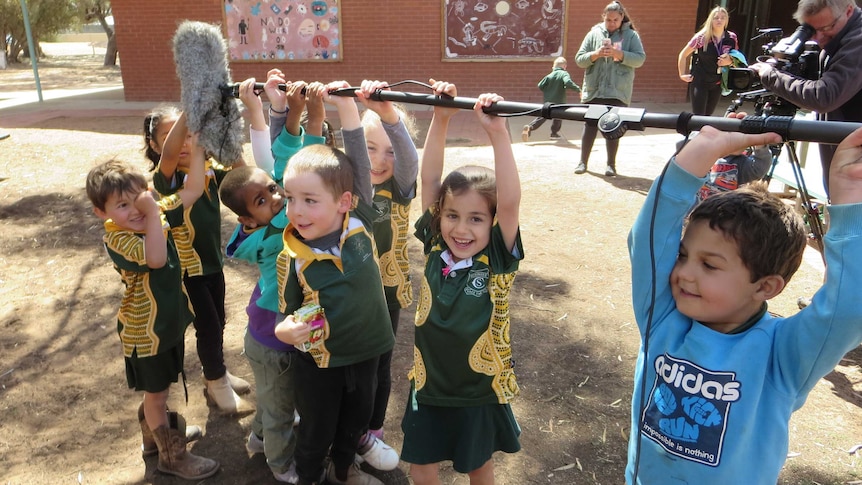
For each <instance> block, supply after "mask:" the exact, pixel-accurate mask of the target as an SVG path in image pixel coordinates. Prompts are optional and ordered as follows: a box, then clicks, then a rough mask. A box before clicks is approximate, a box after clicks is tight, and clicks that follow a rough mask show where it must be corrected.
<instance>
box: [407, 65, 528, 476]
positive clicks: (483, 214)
mask: <svg viewBox="0 0 862 485" xmlns="http://www.w3.org/2000/svg"><path fill="white" fill-rule="evenodd" d="M430 83H431V84H432V85H433V90H434V93H435V94H436V95H449V96H455V95H456V89H455V86H454V85H452V84H449V83H445V82H436V81H434V80H433V79H432V80H431V81H430ZM502 99H503V98H502V97H500V96H498V95H496V94H483V95H481V96H479V98H478V100H477V101H476V104H475V106H474V108H473V109H474V111H475V112H476V114H477V116H478V118H479V122H480V123H481V124H482V127H483V128H484V129H485V131H486V132H487V133H488V137H489V138H490V140H491V146H492V147H493V149H494V170H490V169H488V168H484V167H477V166H466V167H461V168H459V169H457V170H455V171H453V172H451V173H450V174H449V175H447V176H446V178H445V179H443V180H442V182H441V178H442V175H443V155H444V151H445V146H446V131H447V127H448V124H449V119H450V117H451V116H452V114H454V112H456V111H457V110H453V109H451V108H443V107H435V108H434V116H433V118H432V120H431V126H430V127H429V129H428V136H427V138H426V141H425V149H424V150H423V152H422V168H421V170H422V208H423V210H424V211H425V212H424V214H423V216H422V217H421V218H420V219H419V220H418V221H417V222H416V237H418V238H419V240H420V241H422V243H423V244H424V248H425V258H426V260H425V270H424V273H423V281H422V284H421V288H422V295H420V298H419V304H418V305H419V306H418V308H417V309H416V328H415V335H416V336H415V339H416V340H415V347H414V352H413V355H414V365H413V369H412V370H411V371H410V374H409V377H410V382H411V389H410V396H409V398H408V400H407V409H406V411H405V413H404V419H403V421H402V423H401V428H402V430H403V431H404V447H403V448H402V451H401V457H402V459H403V460H405V461H407V462H410V463H411V466H410V476H411V477H412V478H413V482H414V483H415V484H417V485H427V484H439V483H440V479H439V476H438V475H439V462H441V461H444V460H451V461H452V462H453V468H454V469H455V470H456V471H458V472H460V473H467V474H468V475H469V477H470V483H494V462H493V460H492V455H493V453H494V452H495V451H504V452H506V453H514V452H516V451H518V450H520V448H521V445H520V443H519V441H518V436H519V435H520V427H519V426H518V423H517V422H516V421H515V416H514V415H513V413H512V408H511V405H510V404H509V401H510V400H511V399H512V398H513V397H514V396H515V395H517V394H518V385H517V383H516V380H515V374H514V369H513V362H512V350H511V346H510V341H509V293H510V291H511V289H512V283H513V281H514V278H515V274H516V273H517V270H518V264H519V261H520V260H521V259H522V258H523V256H524V251H523V248H522V246H521V238H520V231H519V227H518V226H519V223H518V214H519V206H520V200H521V186H520V180H519V176H518V169H517V166H516V165H515V158H514V155H513V153H512V144H511V140H510V138H509V130H508V126H507V124H506V119H505V118H500V117H497V116H492V115H487V114H485V113H484V112H483V108H486V107H488V106H491V105H493V104H494V103H495V102H498V101H501V100H502Z"/></svg>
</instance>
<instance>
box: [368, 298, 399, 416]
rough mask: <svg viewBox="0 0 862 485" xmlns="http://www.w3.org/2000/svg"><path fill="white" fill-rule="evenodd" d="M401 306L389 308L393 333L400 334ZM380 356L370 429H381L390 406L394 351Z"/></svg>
mask: <svg viewBox="0 0 862 485" xmlns="http://www.w3.org/2000/svg"><path fill="white" fill-rule="evenodd" d="M400 317H401V308H394V309H389V321H390V322H392V334H393V335H398V319H399V318H400ZM394 350H395V349H394V348H393V349H392V350H390V351H389V352H386V353H385V354H383V355H381V356H380V362H379V363H378V364H377V389H376V390H375V391H374V409H373V410H372V412H371V421H369V423H368V428H369V429H381V428H382V427H383V422H384V421H385V420H386V409H387V408H388V407H389V394H390V393H391V392H392V352H393V351H394Z"/></svg>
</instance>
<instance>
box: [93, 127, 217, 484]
mask: <svg viewBox="0 0 862 485" xmlns="http://www.w3.org/2000/svg"><path fill="white" fill-rule="evenodd" d="M184 126H185V123H184V119H182V118H181V121H180V122H178V123H177V126H176V128H177V129H175V130H172V132H171V134H170V135H168V136H167V141H166V142H165V144H166V145H181V144H183V141H184V139H185V130H183V129H182V128H183V127H184ZM190 147H191V152H192V154H191V159H192V161H191V163H190V168H189V176H188V180H187V183H186V185H185V186H184V187H183V188H182V189H180V190H179V191H177V192H176V193H175V194H173V195H171V196H167V197H163V198H162V199H160V200H159V201H158V202H157V201H155V200H154V199H153V196H152V193H151V192H150V191H149V190H148V187H147V180H146V179H145V178H144V176H143V174H140V173H137V172H136V171H135V170H134V169H132V168H131V167H130V166H129V165H127V164H125V163H123V162H120V161H117V160H110V161H107V162H104V163H101V164H99V165H97V166H96V167H94V168H93V169H91V170H90V172H89V173H88V174H87V181H86V190H87V196H88V198H89V199H90V202H92V204H93V211H94V212H95V213H96V215H97V216H98V217H99V218H100V219H102V220H104V221H105V235H104V238H103V239H104V244H105V249H106V250H107V253H108V256H110V258H111V261H112V262H113V263H114V267H115V269H116V270H117V272H118V273H119V274H120V276H121V278H122V280H123V284H124V287H125V290H124V295H123V299H122V303H121V304H120V309H119V311H118V314H117V332H118V333H119V336H120V342H121V343H122V346H123V355H124V359H125V362H126V364H125V366H126V380H127V382H128V385H129V388H131V389H135V390H136V391H143V393H144V399H143V403H142V405H141V408H140V411H139V413H140V412H141V411H142V413H143V421H142V422H141V423H140V425H141V432H142V436H143V442H144V447H143V451H144V455H145V456H146V455H149V454H151V450H150V446H152V445H155V447H156V450H157V453H158V455H159V462H158V470H159V471H161V472H163V473H167V474H170V475H176V476H179V477H181V478H185V479H188V480H201V479H204V478H207V477H209V476H212V475H214V474H215V473H216V472H217V471H218V468H219V464H218V463H217V462H216V461H214V460H211V459H209V458H203V457H199V456H196V455H193V454H191V453H189V452H188V450H187V449H186V443H187V436H186V430H185V429H183V428H184V427H185V426H184V423H185V420H183V419H182V417H181V416H179V415H176V413H173V414H174V416H173V417H171V416H169V414H168V409H167V401H168V395H169V393H170V385H171V384H172V383H174V382H177V380H178V375H179V374H181V373H182V372H183V358H184V354H185V352H184V348H185V346H184V337H185V331H186V327H187V326H188V325H189V323H191V322H192V320H193V319H194V315H193V314H192V312H191V309H190V308H189V302H188V299H187V297H186V293H185V291H184V289H183V279H182V278H183V277H182V269H181V266H180V262H179V257H178V254H177V248H176V245H175V244H174V240H173V237H172V235H171V231H170V230H169V228H170V227H178V226H181V225H182V224H183V223H184V221H183V211H184V208H185V207H188V206H189V205H191V204H194V202H195V200H196V199H197V198H199V197H200V196H201V194H202V193H203V189H204V156H203V151H202V149H199V148H198V147H197V144H196V142H195V141H194V139H193V140H192V142H191V143H190ZM172 421H173V422H172ZM198 432H199V431H198Z"/></svg>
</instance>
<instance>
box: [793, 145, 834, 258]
mask: <svg viewBox="0 0 862 485" xmlns="http://www.w3.org/2000/svg"><path fill="white" fill-rule="evenodd" d="M787 145H788V148H789V150H788V151H787V154H788V156H789V157H790V165H791V167H792V168H793V176H794V177H795V178H796V186H797V187H799V196H800V198H801V199H802V204H803V205H804V207H805V214H806V216H807V217H808V226H809V227H810V228H811V232H812V234H813V235H814V240H815V241H816V242H817V249H819V250H820V257H822V258H823V264H826V255H825V254H823V223H822V221H821V220H820V209H819V208H818V204H815V203H814V202H812V201H811V196H809V195H808V187H806V185H805V177H803V176H802V166H801V165H799V157H797V156H796V146H795V143H793V142H792V141H789V142H787Z"/></svg>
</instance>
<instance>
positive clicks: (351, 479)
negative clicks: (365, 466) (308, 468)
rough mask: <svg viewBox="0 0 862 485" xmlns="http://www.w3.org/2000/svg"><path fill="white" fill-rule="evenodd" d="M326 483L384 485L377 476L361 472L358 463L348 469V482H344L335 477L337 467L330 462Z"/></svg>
mask: <svg viewBox="0 0 862 485" xmlns="http://www.w3.org/2000/svg"><path fill="white" fill-rule="evenodd" d="M326 482H327V483H330V484H332V485H383V482H381V481H380V480H378V479H377V478H376V477H375V476H373V475H369V474H367V473H365V472H364V471H362V470H360V469H359V465H357V464H356V463H354V464H353V465H350V468H348V469H347V481H344V482H342V481H341V480H339V479H338V477H336V476H335V466H333V464H332V462H330V463H329V466H328V467H327V468H326Z"/></svg>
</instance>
